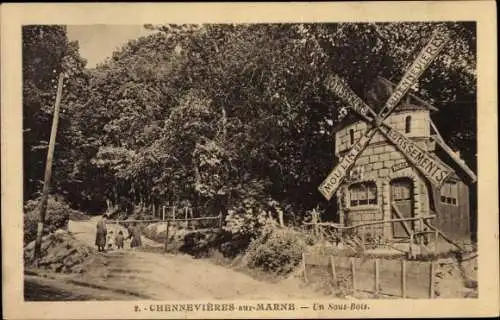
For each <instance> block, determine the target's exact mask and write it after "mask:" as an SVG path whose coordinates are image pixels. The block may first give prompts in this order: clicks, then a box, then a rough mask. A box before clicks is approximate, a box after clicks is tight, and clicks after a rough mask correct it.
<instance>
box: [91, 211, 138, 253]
mask: <svg viewBox="0 0 500 320" xmlns="http://www.w3.org/2000/svg"><path fill="white" fill-rule="evenodd" d="M127 233H128V237H127V238H125V236H124V235H123V231H122V230H120V231H118V234H116V235H114V233H113V231H110V232H109V233H108V229H107V227H106V217H105V216H102V217H101V218H100V219H99V221H97V226H96V237H95V245H96V246H97V251H99V252H104V251H106V250H114V249H123V248H124V242H125V239H131V241H130V247H131V248H136V247H141V246H142V239H141V229H140V228H139V226H138V225H137V224H136V223H133V224H129V225H128V226H127Z"/></svg>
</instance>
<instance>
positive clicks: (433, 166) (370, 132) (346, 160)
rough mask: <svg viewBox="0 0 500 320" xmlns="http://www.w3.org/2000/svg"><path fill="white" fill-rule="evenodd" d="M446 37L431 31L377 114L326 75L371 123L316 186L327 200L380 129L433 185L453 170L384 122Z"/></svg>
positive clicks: (336, 90)
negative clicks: (430, 35)
mask: <svg viewBox="0 0 500 320" xmlns="http://www.w3.org/2000/svg"><path fill="white" fill-rule="evenodd" d="M447 41H448V34H447V32H446V31H445V30H441V29H437V30H436V31H435V32H434V34H433V36H432V38H431V40H430V41H429V42H428V43H427V45H426V46H425V47H424V48H423V49H422V51H421V52H420V53H419V55H418V56H417V58H416V59H415V61H414V62H413V63H412V64H411V65H410V67H409V68H408V70H407V71H406V73H405V74H404V76H403V78H402V79H401V81H400V82H399V84H398V85H397V86H396V88H395V89H394V91H393V93H392V95H391V96H390V97H389V99H388V100H387V102H386V103H385V104H384V106H383V108H382V109H381V111H380V112H379V114H376V113H375V111H373V109H372V108H371V107H370V106H368V105H367V104H366V103H365V102H364V101H363V100H362V99H361V98H360V97H358V96H357V95H356V94H355V93H354V91H352V90H351V89H350V88H349V87H348V86H347V85H346V84H345V82H344V81H343V80H342V79H341V78H339V77H338V76H330V77H328V78H327V80H326V86H327V87H328V88H329V89H330V90H332V91H333V92H334V93H335V94H336V95H337V96H338V97H339V98H340V99H342V100H343V101H345V102H346V103H347V104H348V106H349V107H350V108H351V109H353V110H354V111H355V112H356V113H357V114H359V115H360V116H361V117H362V118H363V120H364V121H365V122H366V123H367V124H368V126H370V125H371V127H368V129H367V130H366V132H365V134H364V135H363V136H361V138H360V139H359V140H358V141H357V142H356V143H355V144H354V145H353V146H352V148H351V149H350V150H349V151H348V152H347V154H345V156H343V157H342V158H341V160H340V163H339V164H338V165H337V166H336V167H335V168H334V169H333V171H332V172H331V173H330V174H329V175H328V177H327V178H326V179H325V180H324V181H323V183H321V185H320V186H319V188H318V190H319V191H320V192H321V193H322V194H323V196H324V197H325V198H326V199H327V200H330V199H331V198H332V196H333V195H334V194H335V192H336V191H337V189H338V188H339V186H340V185H341V184H342V182H343V181H344V179H345V178H346V175H347V174H348V173H349V171H350V170H351V168H352V166H353V165H354V163H355V162H356V159H357V158H358V156H359V155H360V153H362V152H363V150H364V149H365V148H366V147H367V145H368V144H369V143H370V141H371V140H372V138H373V136H374V135H375V134H376V132H380V133H381V134H382V135H383V136H384V137H385V138H386V139H387V140H388V141H389V142H390V143H392V144H393V145H394V146H395V147H396V148H397V149H398V150H399V151H400V152H401V153H402V154H403V155H404V156H405V158H406V159H407V160H408V161H409V162H410V163H411V164H412V165H413V166H415V167H416V168H417V169H418V170H419V171H420V172H421V173H422V175H423V176H425V177H426V178H427V179H428V180H429V181H430V182H431V183H432V184H433V185H435V186H436V187H439V186H440V185H441V184H442V183H443V182H444V181H445V180H446V178H447V177H448V176H449V175H450V174H451V173H452V170H451V169H450V168H449V167H447V166H446V165H445V164H443V163H442V162H440V161H437V160H436V159H435V158H434V157H433V156H432V155H430V154H429V153H427V152H426V151H424V150H422V148H420V147H419V146H418V145H417V144H416V143H415V142H413V141H412V140H410V139H408V138H407V137H406V136H405V135H403V134H402V133H400V132H398V131H397V130H395V129H394V128H393V127H392V126H391V125H390V124H388V123H387V122H384V120H386V119H387V117H389V116H390V115H391V113H392V112H393V111H394V109H395V108H396V106H397V105H398V104H399V102H400V101H401V99H402V98H403V97H404V96H405V95H406V94H407V93H408V90H409V89H410V88H411V87H412V86H413V85H414V83H415V82H416V81H417V80H418V79H419V78H420V76H421V75H422V74H423V73H424V71H425V70H426V69H427V68H428V67H429V65H430V64H431V63H432V61H433V60H434V59H435V58H436V57H437V55H438V54H439V52H440V51H441V50H442V49H443V47H444V46H445V44H446V42H447Z"/></svg>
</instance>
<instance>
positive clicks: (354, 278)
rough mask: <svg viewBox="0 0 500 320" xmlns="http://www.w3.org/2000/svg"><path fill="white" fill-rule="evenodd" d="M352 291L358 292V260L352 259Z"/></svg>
mask: <svg viewBox="0 0 500 320" xmlns="http://www.w3.org/2000/svg"><path fill="white" fill-rule="evenodd" d="M351 275H352V290H353V291H356V258H354V257H352V258H351Z"/></svg>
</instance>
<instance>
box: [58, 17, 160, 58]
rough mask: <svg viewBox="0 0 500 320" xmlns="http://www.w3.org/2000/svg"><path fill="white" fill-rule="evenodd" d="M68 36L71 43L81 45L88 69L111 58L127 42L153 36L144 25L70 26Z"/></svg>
mask: <svg viewBox="0 0 500 320" xmlns="http://www.w3.org/2000/svg"><path fill="white" fill-rule="evenodd" d="M67 34H68V38H69V40H70V41H75V40H77V41H78V42H79V44H80V55H81V56H82V57H83V58H85V59H87V68H94V67H95V66H96V64H98V63H100V62H103V61H104V60H105V59H106V58H107V57H110V56H111V54H112V53H113V51H115V50H117V49H118V48H120V47H121V46H122V45H124V44H125V43H126V42H128V41H129V40H132V39H136V38H139V37H141V36H145V35H148V34H151V31H149V30H146V29H144V27H143V26H142V25H104V24H95V25H68V26H67Z"/></svg>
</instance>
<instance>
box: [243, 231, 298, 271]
mask: <svg viewBox="0 0 500 320" xmlns="http://www.w3.org/2000/svg"><path fill="white" fill-rule="evenodd" d="M305 246H306V243H305V239H304V238H303V235H302V234H301V233H299V232H297V231H294V230H292V229H288V228H284V229H279V228H274V229H272V230H270V231H269V232H267V233H265V234H263V235H262V236H261V237H260V238H259V239H257V240H254V241H253V242H252V243H251V244H250V246H249V248H248V250H247V253H246V254H245V257H244V261H245V263H246V264H247V265H248V266H249V267H250V268H257V269H261V270H264V271H271V272H275V273H276V274H281V275H283V274H287V273H289V272H291V271H292V270H293V269H294V268H295V267H296V266H297V265H298V264H299V263H300V261H301V259H302V253H303V251H304V248H305Z"/></svg>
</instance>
